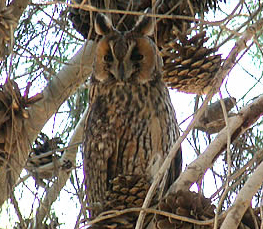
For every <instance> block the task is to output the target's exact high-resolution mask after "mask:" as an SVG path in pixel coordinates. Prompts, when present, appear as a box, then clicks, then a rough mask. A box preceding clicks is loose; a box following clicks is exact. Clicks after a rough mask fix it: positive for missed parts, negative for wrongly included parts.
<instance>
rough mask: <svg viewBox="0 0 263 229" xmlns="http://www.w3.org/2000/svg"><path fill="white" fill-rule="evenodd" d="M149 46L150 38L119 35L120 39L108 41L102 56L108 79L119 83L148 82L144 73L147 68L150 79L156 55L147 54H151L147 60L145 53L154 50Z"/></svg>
mask: <svg viewBox="0 0 263 229" xmlns="http://www.w3.org/2000/svg"><path fill="white" fill-rule="evenodd" d="M147 46H150V44H149V41H148V38H138V39H134V37H133V38H132V39H131V38H130V37H128V38H126V37H125V36H123V35H121V36H120V35H119V37H118V39H112V40H108V47H107V49H104V51H105V50H106V52H104V54H103V55H102V56H101V58H102V63H103V64H104V71H107V74H108V77H109V78H110V79H115V80H116V81H119V82H130V81H133V82H134V81H148V79H146V77H145V75H143V74H142V73H143V72H142V71H143V70H144V66H147V72H148V73H149V76H148V77H150V73H151V72H152V65H154V58H153V57H154V53H147V54H150V57H148V58H147V57H146V56H145V55H144V53H143V52H145V51H147V50H152V49H153V48H152V47H147ZM147 61H148V63H147ZM141 77H144V78H145V79H143V78H141ZM148 77H147V78H148ZM105 80H106V79H105Z"/></svg>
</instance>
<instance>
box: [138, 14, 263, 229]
mask: <svg viewBox="0 0 263 229" xmlns="http://www.w3.org/2000/svg"><path fill="white" fill-rule="evenodd" d="M262 25H263V19H261V20H259V21H258V22H257V23H256V24H254V25H252V26H249V27H248V28H247V29H246V30H245V31H244V33H243V36H242V37H241V38H240V39H239V40H238V41H237V42H236V44H235V46H234V47H233V49H232V50H231V52H230V54H229V55H228V58H227V59H226V61H225V63H224V64H223V66H222V67H221V69H220V70H219V71H218V73H217V74H216V76H215V80H214V82H213V85H211V90H210V92H209V93H208V94H207V96H206V99H205V100H204V102H203V104H202V106H201V107H200V109H199V110H198V112H197V114H196V115H195V117H194V119H193V120H192V121H191V123H190V124H189V125H188V127H187V129H186V130H185V131H184V133H183V135H182V136H180V137H179V138H178V140H177V141H176V143H175V144H174V146H173V147H172V149H171V150H170V152H169V154H168V156H167V157H166V159H165V161H164V162H163V164H162V166H161V168H160V169H159V171H158V173H157V174H156V176H155V178H154V181H153V183H152V185H151V187H150V189H149V191H148V193H147V196H146V198H145V201H144V203H143V206H142V207H143V208H147V207H148V206H149V204H150V201H151V199H152V197H153V195H154V192H155V190H156V188H157V186H158V184H159V182H160V180H161V179H162V177H163V175H164V173H165V171H166V170H167V168H169V166H170V163H171V161H172V159H173V158H174V157H175V155H176V153H177V151H178V149H179V147H180V144H181V143H182V141H183V140H184V139H185V138H186V136H187V135H188V133H189V132H190V130H191V129H192V128H193V127H194V125H195V123H196V121H197V120H198V119H199V118H200V117H201V115H202V114H203V112H204V111H205V107H206V106H207V104H208V102H209V101H210V100H211V98H212V97H213V95H214V94H215V93H216V92H217V90H218V89H219V87H220V85H221V83H222V81H223V80H224V79H225V77H226V75H227V74H228V73H229V72H230V71H231V69H232V67H233V65H234V64H235V61H236V57H237V56H238V54H239V53H240V52H241V51H242V50H244V49H245V48H246V43H247V42H248V41H249V40H250V39H251V38H252V37H253V36H254V35H255V33H256V32H257V31H259V30H260V29H261V28H262ZM261 99H262V101H263V98H261ZM262 101H261V102H262ZM259 103H260V102H259ZM262 105H263V104H262ZM258 109H259V110H258V111H257V112H259V113H257V112H256V114H254V113H250V116H248V117H247V118H249V117H250V119H253V121H255V119H256V118H258V117H259V116H260V115H261V113H262V112H263V111H261V110H260V108H259V107H258ZM248 113H249V112H248ZM241 116H242V115H241ZM255 116H256V117H255ZM231 120H232V119H231ZM238 121H239V123H236V124H234V123H232V122H230V129H231V136H232V137H233V135H234V134H235V131H236V130H237V128H242V124H243V125H246V124H247V123H245V120H243V119H242V118H240V120H238ZM250 121H252V120H250ZM253 121H252V122H250V124H251V123H253ZM235 125H236V126H235ZM238 125H239V126H238ZM220 133H221V134H220ZM220 133H219V134H218V137H217V139H220V138H223V139H221V141H223V145H222V142H218V141H214V142H213V143H214V144H213V143H211V144H210V146H209V147H208V149H211V152H210V153H214V154H215V155H214V154H212V155H213V156H212V155H210V157H211V156H212V157H211V158H208V157H207V155H206V154H205V156H206V157H207V158H206V157H205V156H204V155H200V156H199V158H197V159H196V160H195V161H194V162H195V163H194V166H193V163H191V164H190V165H189V166H188V169H187V170H188V172H184V173H183V174H181V176H180V177H179V178H178V179H177V180H176V182H175V183H174V184H173V185H172V187H171V188H170V191H172V192H175V190H178V189H182V190H187V189H189V187H190V186H191V184H192V183H194V182H196V181H197V180H198V179H199V177H201V176H203V174H204V173H205V171H206V170H207V169H208V168H209V167H211V165H212V163H213V161H214V159H215V158H216V157H217V156H218V154H219V153H220V152H221V150H222V149H224V148H225V145H226V142H227V139H226V137H227V131H226V128H224V129H223V131H221V132H220ZM238 133H239V134H240V133H241V131H239V132H238ZM232 139H233V138H232ZM212 147H214V148H212ZM205 152H207V150H206V151H205ZM208 153H209V152H208ZM211 159H212V160H211ZM207 160H208V161H209V162H208V161H207ZM210 160H211V161H210ZM200 162H201V163H202V166H200V165H199V163H200ZM204 162H205V164H203V163H204ZM190 171H191V172H190ZM188 176H189V177H188ZM144 217H145V213H143V212H140V215H139V218H138V221H137V224H136V228H135V229H141V228H142V225H143V220H144Z"/></svg>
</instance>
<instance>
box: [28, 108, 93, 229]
mask: <svg viewBox="0 0 263 229" xmlns="http://www.w3.org/2000/svg"><path fill="white" fill-rule="evenodd" d="M87 112H88V107H87V108H86V110H85V112H84V113H83V116H82V118H81V119H80V120H79V122H78V124H77V126H76V128H75V131H74V133H73V135H72V137H71V139H70V142H69V146H71V145H75V143H77V142H80V141H82V136H83V130H84V122H85V118H86V116H87ZM77 151H78V145H75V146H74V147H69V149H67V150H66V151H65V152H64V154H63V157H62V158H61V159H62V161H68V160H70V161H71V162H72V163H73V164H75V159H76V154H77ZM70 172H71V170H65V169H63V168H61V167H60V169H59V172H58V177H57V180H56V181H55V182H54V184H53V185H52V186H51V187H50V188H49V189H48V190H47V192H46V196H45V198H44V200H43V201H42V202H41V203H40V206H39V208H38V209H37V214H36V216H35V219H34V224H33V227H32V228H34V229H39V228H41V224H42V221H43V219H44V218H45V216H46V215H47V214H48V212H49V210H50V207H51V205H52V203H53V202H54V201H55V200H56V199H57V197H58V195H59V193H60V191H61V189H62V188H63V187H64V186H65V184H66V182H67V180H68V179H69V177H70Z"/></svg>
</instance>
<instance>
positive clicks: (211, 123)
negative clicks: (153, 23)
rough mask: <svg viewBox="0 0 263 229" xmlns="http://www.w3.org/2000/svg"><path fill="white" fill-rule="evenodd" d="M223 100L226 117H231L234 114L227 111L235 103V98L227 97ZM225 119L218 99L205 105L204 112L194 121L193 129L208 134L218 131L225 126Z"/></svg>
mask: <svg viewBox="0 0 263 229" xmlns="http://www.w3.org/2000/svg"><path fill="white" fill-rule="evenodd" d="M223 102H224V104H225V107H226V112H228V114H227V115H228V117H232V116H234V115H236V114H234V113H231V112H229V111H230V110H231V109H232V108H233V107H234V106H235V104H236V99H235V98H233V97H228V98H225V99H223ZM225 125H226V124H225V119H224V114H223V110H222V106H221V103H220V100H219V101H216V102H215V103H211V104H210V105H209V106H207V108H206V110H205V112H204V114H203V115H202V116H201V118H200V119H199V120H198V121H197V122H196V124H195V129H198V130H201V131H204V132H206V133H208V134H214V133H218V132H219V131H220V130H222V129H223V128H224V127H225Z"/></svg>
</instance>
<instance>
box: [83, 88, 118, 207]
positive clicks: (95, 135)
mask: <svg viewBox="0 0 263 229" xmlns="http://www.w3.org/2000/svg"><path fill="white" fill-rule="evenodd" d="M96 90H97V88H96V86H95V85H94V86H91V89H90V101H91V103H90V108H89V111H88V115H87V118H86V122H85V128H84V143H83V147H84V149H83V150H84V174H85V185H86V190H87V195H88V196H87V198H88V202H89V203H90V204H94V205H96V204H98V203H101V202H102V201H103V200H101V197H103V196H105V191H106V190H107V186H108V178H107V170H108V158H109V157H110V155H111V154H112V152H113V149H114V141H112V136H111V134H112V132H111V131H110V130H109V121H110V120H109V117H107V105H106V104H105V103H106V101H105V99H104V98H103V97H102V96H98V95H97V94H98V93H97V92H96ZM90 207H91V208H92V206H90Z"/></svg>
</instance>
